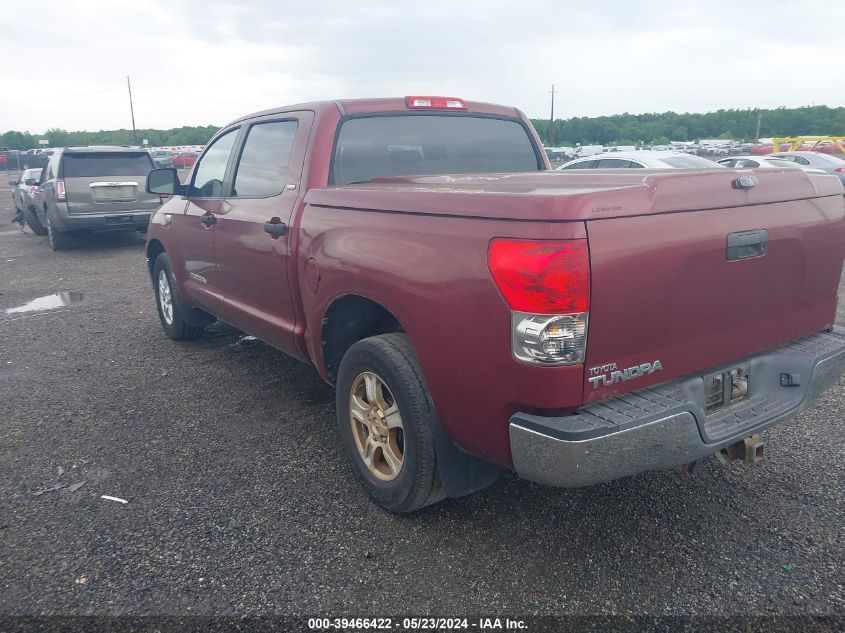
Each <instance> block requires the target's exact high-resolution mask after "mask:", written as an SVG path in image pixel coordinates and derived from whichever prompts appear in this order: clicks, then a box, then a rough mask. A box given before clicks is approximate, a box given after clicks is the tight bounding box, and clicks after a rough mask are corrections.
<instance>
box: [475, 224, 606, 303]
mask: <svg viewBox="0 0 845 633" xmlns="http://www.w3.org/2000/svg"><path fill="white" fill-rule="evenodd" d="M488 262H489V265H490V272H491V273H492V274H493V279H494V280H495V282H496V285H497V286H498V287H499V291H500V292H501V293H502V296H503V297H504V298H505V301H506V302H507V304H508V305H509V306H510V307H511V309H512V310H518V311H520V312H534V313H538V314H571V313H573V312H586V311H587V310H588V309H589V307H590V264H589V255H588V253H587V241H586V240H570V241H566V242H531V241H525V240H493V241H492V242H491V244H490V252H489V257H488Z"/></svg>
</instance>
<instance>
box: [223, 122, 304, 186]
mask: <svg viewBox="0 0 845 633" xmlns="http://www.w3.org/2000/svg"><path fill="white" fill-rule="evenodd" d="M297 125H298V122H297V121H273V122H271V123H257V124H255V125H253V126H252V127H250V128H249V132H248V135H247V137H246V142H245V143H244V148H243V151H242V152H241V157H240V160H239V161H238V167H237V172H236V174H237V175H236V176H235V184H234V187H233V188H232V196H240V197H250V198H267V197H270V196H276V195H279V194H280V193H282V191H284V189H285V181H286V180H287V173H288V162H289V160H290V154H291V150H292V149H293V141H294V138H295V137H296V128H297Z"/></svg>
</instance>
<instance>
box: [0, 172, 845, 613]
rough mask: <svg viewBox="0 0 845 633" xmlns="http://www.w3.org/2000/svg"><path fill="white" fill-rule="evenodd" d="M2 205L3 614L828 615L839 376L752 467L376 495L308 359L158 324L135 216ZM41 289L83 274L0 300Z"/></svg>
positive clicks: (844, 598)
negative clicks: (56, 215)
mask: <svg viewBox="0 0 845 633" xmlns="http://www.w3.org/2000/svg"><path fill="white" fill-rule="evenodd" d="M5 181H6V178H5V177H4V178H3V179H2V184H3V185H5V184H6V183H5ZM11 215H12V212H11V201H10V192H9V189H8V188H5V189H2V190H0V613H2V614H7V615H8V614H45V613H46V614H127V613H129V614H155V613H166V614H236V615H240V614H305V615H350V614H357V615H387V614H406V615H411V614H415V615H426V614H429V615H431V614H434V615H451V614H456V613H459V614H483V615H503V614H516V613H521V614H525V613H605V614H609V613H619V612H633V613H649V614H687V613H699V614H717V615H725V614H737V613H742V614H751V613H753V614H773V613H790V614H807V613H813V614H831V615H834V614H838V615H840V616H842V615H845V588H843V584H845V574H843V569H845V542H843V539H845V507H843V506H844V505H845V504H844V503H843V501H845V490H843V482H845V463H843V457H842V456H843V455H845V433H843V430H842V421H843V419H845V384H840V385H839V386H838V387H837V388H835V389H834V390H832V391H831V392H829V393H827V394H826V395H825V396H824V398H823V400H822V401H821V402H820V404H819V405H818V406H817V407H816V408H815V409H813V410H811V411H809V412H807V413H805V414H804V415H802V416H801V417H800V419H799V420H798V421H797V422H796V423H790V424H785V425H782V426H781V427H779V428H776V429H774V430H773V431H771V432H770V433H769V435H768V440H769V444H768V446H767V449H766V450H767V455H768V460H767V462H766V463H765V464H764V465H762V466H758V467H744V466H734V467H730V468H727V467H724V466H721V465H719V464H718V463H717V462H716V461H715V460H713V461H711V462H710V463H708V464H707V466H706V467H705V468H704V470H703V472H702V473H701V474H700V475H698V476H697V477H687V476H683V475H681V474H679V473H675V472H668V473H650V474H644V475H641V476H637V477H633V478H630V479H626V480H623V481H617V482H612V483H608V484H604V485H600V486H596V487H592V488H588V489H580V490H556V489H551V488H545V487H541V486H537V485H534V484H531V483H528V482H524V481H520V480H519V479H517V478H516V477H513V476H505V477H503V478H502V479H501V480H500V481H499V483H497V484H496V485H495V486H493V487H492V488H490V489H488V490H486V491H484V492H482V493H479V494H475V495H473V496H470V497H466V498H462V499H453V500H447V501H445V502H443V503H441V504H439V505H436V506H434V507H430V508H427V509H425V510H423V511H421V512H419V513H418V514H415V515H413V516H406V517H397V516H392V515H389V514H387V513H385V512H383V511H381V510H379V509H377V508H376V507H374V506H373V505H372V504H370V503H369V502H368V501H367V500H366V499H365V498H364V495H363V494H362V493H361V492H360V491H359V489H358V487H357V485H356V484H355V483H354V481H353V479H352V477H351V476H350V474H349V473H348V472H347V471H348V469H347V465H346V463H345V461H344V457H343V455H342V452H341V450H340V448H339V444H338V437H337V432H336V429H335V425H334V420H333V401H332V397H333V394H332V391H331V389H330V388H329V387H328V386H326V385H325V384H323V383H322V382H321V381H320V380H319V378H318V377H317V375H316V373H315V371H313V370H312V369H311V368H310V367H309V366H307V365H303V364H300V363H298V362H296V361H294V360H291V359H289V358H287V357H285V356H284V355H282V354H281V353H279V352H276V351H275V350H273V349H271V348H269V347H267V346H265V345H263V344H261V343H257V342H251V341H248V340H244V339H243V338H242V333H240V332H238V331H236V330H234V329H232V328H230V327H229V326H226V325H223V324H218V325H215V326H214V327H212V328H210V330H209V333H208V335H207V337H206V338H204V339H203V340H201V341H199V342H195V343H174V342H172V341H170V340H168V339H166V338H165V337H164V335H163V333H162V332H161V328H160V326H159V323H158V320H157V317H156V313H155V309H154V305H153V300H152V293H151V289H150V284H149V280H148V279H147V276H146V272H145V267H144V257H143V242H142V240H141V239H140V238H138V237H127V238H115V237H112V238H109V239H103V238H99V239H88V240H85V241H82V242H80V244H79V246H78V248H75V249H73V250H71V251H68V252H63V253H53V252H51V251H50V250H49V249H48V247H47V245H46V240H45V238H41V237H36V236H33V235H32V234H31V233H27V234H23V233H21V232H20V231H18V230H17V229H16V228H15V227H14V226H13V225H11V224H9V219H10V218H11ZM60 291H68V292H75V293H81V295H82V296H81V299H80V300H78V301H77V302H76V303H73V304H71V305H68V306H66V307H64V308H61V309H58V310H52V311H46V312H38V313H31V314H5V313H3V309H5V308H11V307H14V306H18V305H21V304H23V303H26V302H27V301H30V300H31V299H34V298H36V297H40V296H43V295H48V294H51V293H55V292H60ZM842 294H845V293H841V294H840V296H842ZM77 298H78V297H77ZM843 306H845V301H843ZM842 316H845V315H843V314H842V313H840V317H842ZM79 483H82V484H83V485H82V486H80V487H77V486H76V485H73V486H72V484H79ZM58 484H65V485H64V487H61V488H58V489H55V490H50V489H51V488H52V487H54V486H56V485H58ZM71 488H74V489H73V491H72V490H71ZM45 490H48V491H47V492H43V491H45ZM101 495H112V496H115V497H120V498H124V499H127V500H128V501H129V503H127V504H122V503H118V502H114V501H107V500H103V499H101V498H100V496H101Z"/></svg>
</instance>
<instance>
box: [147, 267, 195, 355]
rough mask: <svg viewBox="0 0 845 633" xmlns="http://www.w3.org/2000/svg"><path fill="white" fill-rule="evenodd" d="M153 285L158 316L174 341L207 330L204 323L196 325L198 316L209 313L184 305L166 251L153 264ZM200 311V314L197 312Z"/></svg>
mask: <svg viewBox="0 0 845 633" xmlns="http://www.w3.org/2000/svg"><path fill="white" fill-rule="evenodd" d="M153 287H154V288H155V297H156V308H157V309H158V318H159V320H160V321H161V327H162V328H164V333H165V334H167V336H168V337H170V338H172V339H173V340H174V341H189V340H193V339H198V338H200V337H201V336H202V334H203V331H204V330H205V326H204V325H196V322H197V320H198V317H200V316H201V315H204V316H205V317H207V316H208V315H207V314H206V313H204V312H202V311H201V310H197V309H196V308H189V307H186V306H183V305H182V303H181V301H179V296H178V294H177V293H176V282H175V279H174V277H173V269H172V268H171V267H170V259H169V258H168V257H167V254H166V253H160V254H159V256H158V257H156V260H155V265H154V266H153ZM197 313H199V314H197Z"/></svg>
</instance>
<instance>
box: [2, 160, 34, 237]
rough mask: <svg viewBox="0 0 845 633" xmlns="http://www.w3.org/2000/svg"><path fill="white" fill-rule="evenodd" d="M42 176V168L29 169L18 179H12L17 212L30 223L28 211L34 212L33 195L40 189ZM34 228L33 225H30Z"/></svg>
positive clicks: (13, 199)
mask: <svg viewBox="0 0 845 633" xmlns="http://www.w3.org/2000/svg"><path fill="white" fill-rule="evenodd" d="M39 176H41V170H40V169H27V170H24V172H23V173H22V174H21V175H20V178H18V180H10V181H9V185H10V186H12V187H14V189H12V201H13V202H14V203H15V212H16V213H17V215H18V217H22V218H24V219H26V220H27V223H29V220H28V215H27V211H29V213H30V214H31V213H32V205H33V196H34V195H35V192H36V191H38V178H39ZM30 228H32V227H30Z"/></svg>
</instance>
